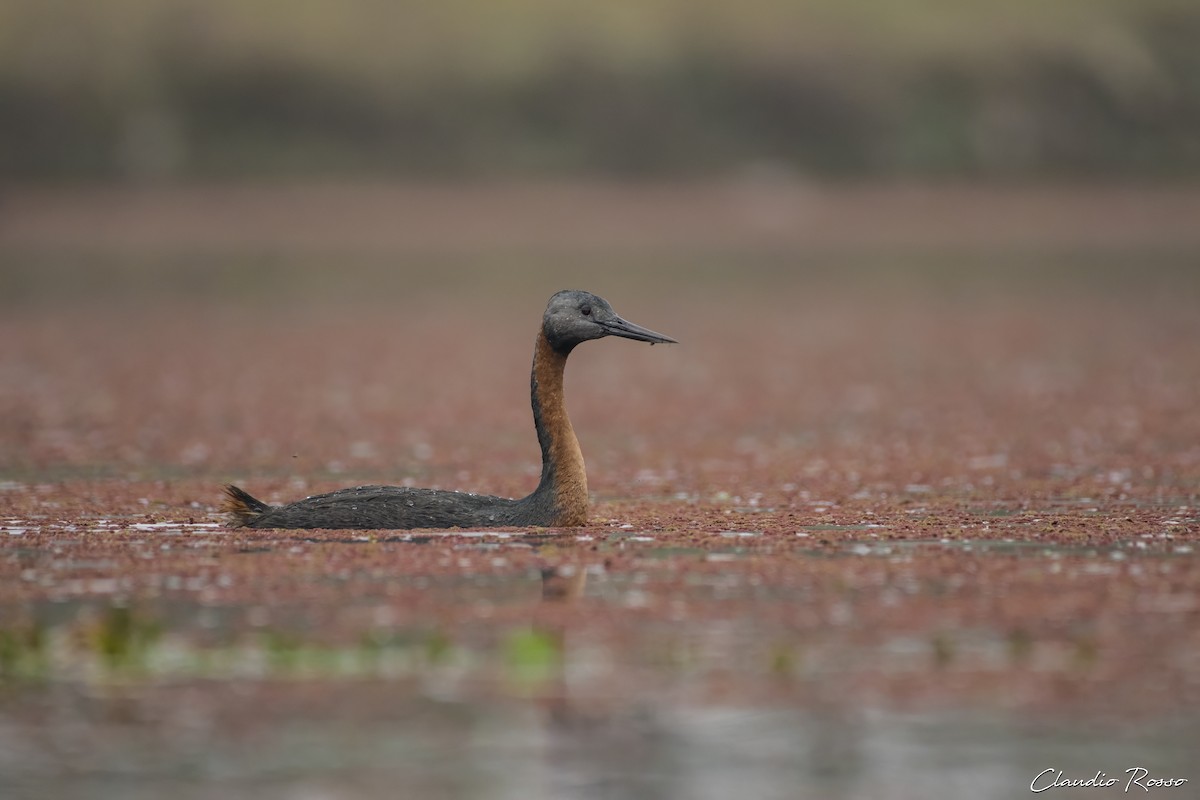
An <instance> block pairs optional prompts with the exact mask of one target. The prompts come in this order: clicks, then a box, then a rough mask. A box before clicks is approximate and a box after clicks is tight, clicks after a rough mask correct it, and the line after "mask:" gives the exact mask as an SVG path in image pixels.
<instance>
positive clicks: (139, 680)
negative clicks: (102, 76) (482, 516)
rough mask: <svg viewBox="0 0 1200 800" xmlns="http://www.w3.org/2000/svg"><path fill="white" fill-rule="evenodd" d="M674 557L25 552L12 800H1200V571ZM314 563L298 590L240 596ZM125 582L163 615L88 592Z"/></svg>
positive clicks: (4, 690)
mask: <svg viewBox="0 0 1200 800" xmlns="http://www.w3.org/2000/svg"><path fill="white" fill-rule="evenodd" d="M80 541H81V542H83V541H84V540H82V539H81V540H80ZM193 544H196V542H193ZM1168 544H1170V543H1169V542H1168ZM122 546H128V547H130V548H132V547H135V546H140V545H137V543H136V542H132V543H131V544H130V545H122ZM654 546H655V545H654V544H653V543H647V544H645V545H644V547H645V548H646V549H644V550H642V551H638V552H637V554H636V557H629V556H622V557H623V558H625V560H624V561H611V563H610V560H609V559H608V558H607V557H605V556H603V553H602V552H601V554H600V555H596V554H595V553H593V552H592V551H590V550H589V551H584V552H583V554H580V553H579V552H576V551H564V550H559V551H554V550H552V549H550V548H547V549H546V550H544V551H543V552H541V553H533V552H531V551H530V550H529V549H528V547H529V546H528V545H524V547H525V549H523V550H522V549H519V548H518V547H517V546H516V545H500V544H498V543H496V542H484V543H468V544H465V545H464V544H462V543H450V544H448V545H445V546H443V547H442V549H435V546H429V547H416V546H414V545H412V544H410V543H402V542H398V543H388V542H384V543H369V542H368V543H363V544H361V546H359V545H355V546H350V545H348V544H347V543H345V542H330V543H321V542H305V543H304V544H303V545H288V546H286V547H270V548H260V549H246V548H242V547H241V546H240V545H236V544H231V545H229V546H228V547H226V549H224V550H220V549H217V545H215V544H214V545H209V544H206V545H205V548H196V550H197V552H198V555H196V556H194V557H193V556H190V555H189V556H188V558H189V559H190V558H195V559H196V561H194V562H192V561H187V562H184V561H180V562H178V563H177V564H175V565H174V566H172V567H171V569H172V570H175V571H176V572H178V573H179V574H178V575H175V574H174V573H168V574H165V575H164V574H163V567H162V566H161V563H159V564H157V565H156V563H155V562H147V563H148V566H146V567H145V568H144V569H145V570H147V572H146V573H145V574H144V575H143V574H142V573H140V572H138V571H137V570H138V569H139V564H141V563H142V562H139V561H136V560H129V559H125V560H122V559H121V558H119V557H118V556H120V555H121V553H120V552H117V553H109V554H108V556H107V557H106V558H104V559H101V558H97V557H94V556H90V555H88V553H86V552H83V551H82V550H81V548H84V547H85V544H82V543H81V544H80V545H78V546H77V547H76V549H75V550H72V549H71V548H70V547H65V546H64V547H63V548H62V551H61V552H58V553H55V552H51V551H46V550H39V549H33V548H28V549H25V550H22V551H19V552H17V555H16V557H17V559H18V567H19V569H20V570H21V571H20V573H19V574H20V575H22V576H24V579H23V580H24V581H25V582H23V583H22V584H20V585H21V586H32V587H33V589H32V590H31V596H28V597H19V598H18V599H19V602H14V603H11V604H10V605H8V606H5V607H4V608H3V611H4V612H5V613H3V614H0V797H3V798H5V800H9V798H16V799H19V800H23V798H31V799H32V798H38V800H41V799H42V798H50V797H53V798H66V799H67V800H73V798H92V797H120V798H133V800H139V799H140V798H147V800H149V799H150V798H154V800H158V799H159V798H162V797H171V798H172V799H173V800H189V799H190V798H234V799H235V800H236V799H237V798H254V799H255V800H262V799H263V798H266V800H272V799H273V798H288V799H289V800H291V799H292V798H300V799H301V800H323V799H324V798H342V797H356V798H375V797H378V798H395V797H432V798H442V797H445V798H463V800H471V799H473V798H514V799H515V798H520V799H521V800H536V799H537V798H547V799H549V798H568V800H570V799H571V798H578V799H579V800H592V799H593V798H596V799H599V798H651V799H653V798H672V799H673V798H679V799H680V800H685V799H686V800H706V799H707V798H714V800H715V799H716V798H722V800H723V799H724V798H730V797H735V798H737V797H747V798H750V797H754V798H775V797H778V798H797V797H798V798H805V797H812V798H833V799H834V800H858V799H859V798H862V799H863V800H868V799H870V800H874V799H875V798H933V799H934V800H937V799H938V798H958V797H963V796H972V797H983V798H989V797H996V798H1010V797H1014V796H1023V795H1024V794H1025V793H1026V792H1028V786H1029V783H1030V781H1031V780H1032V779H1033V778H1034V776H1035V775H1037V774H1038V773H1040V772H1042V771H1043V770H1045V769H1047V768H1054V769H1062V770H1063V771H1064V774H1066V775H1068V776H1079V777H1084V778H1086V777H1090V776H1092V775H1094V774H1095V773H1096V772H1097V771H1104V772H1105V773H1107V774H1108V775H1114V776H1119V775H1123V773H1124V770H1126V769H1128V768H1131V767H1137V766H1141V767H1144V768H1146V769H1148V770H1150V772H1151V774H1153V775H1161V776H1163V777H1188V778H1190V779H1192V780H1193V782H1194V783H1193V785H1195V782H1197V781H1200V775H1198V774H1195V773H1194V769H1195V767H1194V763H1195V762H1194V743H1195V742H1196V741H1198V740H1200V714H1197V713H1196V712H1195V711H1194V709H1196V707H1197V703H1196V699H1197V698H1196V694H1195V692H1196V688H1197V684H1196V682H1195V675H1196V674H1197V673H1196V670H1197V667H1198V666H1200V665H1197V663H1196V661H1195V653H1196V652H1198V651H1196V650H1195V647H1196V646H1197V639H1196V637H1197V635H1198V634H1197V627H1196V626H1195V624H1194V615H1195V608H1196V607H1195V603H1194V597H1195V594H1196V576H1197V569H1198V567H1197V559H1196V558H1195V556H1194V554H1192V553H1190V552H1187V553H1183V552H1180V551H1178V550H1177V549H1174V548H1175V546H1174V545H1171V549H1167V548H1165V547H1163V548H1159V549H1157V550H1151V549H1150V548H1145V549H1142V548H1134V547H1115V548H1066V549H1058V550H1055V549H1054V548H1047V547H1045V546H1041V545H1038V546H1036V547H1033V546H1019V545H1015V544H1011V543H998V544H986V545H985V544H971V543H966V544H964V543H961V542H955V543H953V544H945V545H943V544H942V543H937V542H934V543H926V544H919V545H918V544H898V543H883V542H878V543H857V544H852V545H849V546H847V547H846V548H844V549H839V550H833V551H827V552H823V553H808V552H805V551H797V552H794V553H790V554H784V555H779V556H777V557H773V558H761V557H758V556H756V555H755V553H754V552H752V551H742V550H731V551H729V552H728V553H727V554H728V555H729V556H730V557H729V558H719V559H713V558H710V557H709V556H711V555H712V553H710V552H701V553H700V554H696V553H693V552H690V551H680V552H672V553H669V554H666V555H664V554H662V553H660V552H656V551H654V550H653V549H652V548H653V547H654ZM421 554H427V556H428V558H429V559H430V560H429V561H428V562H420V561H419V560H418V556H419V555H421ZM723 554H725V553H723ZM218 556H219V557H218ZM309 556H311V557H312V558H311V563H313V564H315V565H317V566H315V567H314V568H312V569H311V570H310V571H304V570H301V571H294V572H292V573H290V575H291V576H292V581H291V583H289V584H286V585H284V584H280V583H278V582H275V583H272V582H268V581H265V580H264V579H261V578H257V577H255V579H256V580H260V581H262V583H254V582H253V580H250V578H248V576H258V575H260V574H262V575H271V574H284V573H286V570H284V569H282V568H280V567H279V564H285V565H290V564H294V563H297V561H296V560H297V559H304V560H302V561H299V563H301V564H307V563H310V560H309V558H308V557H309ZM356 558H361V562H356V561H354V559H356ZM335 559H338V561H336V562H335V561H334V560H335ZM519 559H525V560H523V561H520V560H519ZM272 560H274V561H277V562H279V564H272ZM191 563H197V564H199V565H200V567H199V570H200V571H198V572H195V573H193V572H189V571H188V566H187V565H188V564H191ZM330 563H335V564H336V566H334V567H331V566H329V564H330ZM380 564H386V565H387V568H384V567H381V566H380ZM60 565H61V566H60ZM482 565H486V566H488V567H491V568H493V571H490V572H489V571H486V570H484V569H481V566H482ZM448 567H455V569H449V568H448ZM225 575H228V576H229V580H228V581H227V582H226V583H225V584H223V583H222V576H225ZM118 581H128V582H129V585H131V586H133V587H135V588H136V587H137V586H139V585H143V584H139V583H138V581H143V582H144V585H147V586H150V587H152V588H153V591H142V592H140V593H134V596H133V599H131V600H128V601H127V600H125V599H122V598H115V597H114V596H113V595H112V593H110V592H107V591H100V590H97V589H96V587H97V586H99V587H100V589H101V590H103V589H106V588H107V587H109V586H110V585H112V584H114V583H115V582H118ZM13 585H14V586H15V585H16V584H13ZM172 586H173V587H175V588H174V589H171V588H170V587H172ZM1001 588H1002V589H1003V591H1001ZM218 589H228V591H229V592H239V591H240V592H243V593H242V594H231V595H229V596H226V595H223V594H221V593H220V592H219V591H217V590H218ZM1135 589H1136V591H1135ZM285 590H290V591H293V594H290V595H287V596H286V598H287V601H286V602H285V601H284V599H283V595H282V594H277V593H282V592H284V591H285ZM331 600H337V601H338V602H331ZM1190 771H1191V772H1190ZM1119 789H1120V787H1116V788H1115V789H1114V790H1112V791H1111V792H1107V793H1106V791H1102V790H1091V791H1090V792H1089V793H1088V797H1104V796H1116V794H1117V793H1119V791H1118V790H1119ZM1064 791H1065V790H1064ZM1172 796H1175V795H1172ZM1178 796H1185V795H1184V794H1179V795H1178Z"/></svg>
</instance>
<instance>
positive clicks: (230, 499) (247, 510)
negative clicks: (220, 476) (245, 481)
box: [221, 483, 271, 526]
mask: <svg viewBox="0 0 1200 800" xmlns="http://www.w3.org/2000/svg"><path fill="white" fill-rule="evenodd" d="M270 508H271V507H270V506H269V505H267V504H266V503H264V502H263V501H262V500H259V499H258V498H256V497H253V496H251V495H250V494H249V493H247V492H244V491H242V490H241V489H239V488H238V487H236V486H234V485H233V484H232V483H231V484H229V485H227V486H226V487H225V502H224V503H223V504H222V505H221V510H222V511H224V512H225V513H227V514H230V515H232V516H233V519H234V522H235V523H236V524H237V525H238V526H245V525H249V524H250V523H251V522H253V521H254V519H255V518H256V517H258V515H259V514H262V513H263V512H264V511H267V510H268V509H270Z"/></svg>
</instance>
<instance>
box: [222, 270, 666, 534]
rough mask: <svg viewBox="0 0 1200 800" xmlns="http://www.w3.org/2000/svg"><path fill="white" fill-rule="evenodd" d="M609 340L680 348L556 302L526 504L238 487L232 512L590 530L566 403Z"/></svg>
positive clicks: (381, 524)
mask: <svg viewBox="0 0 1200 800" xmlns="http://www.w3.org/2000/svg"><path fill="white" fill-rule="evenodd" d="M605 336H621V337H623V338H627V339H634V340H637V341H644V342H649V343H651V344H655V343H665V342H674V341H675V340H674V339H672V338H670V337H668V336H663V335H662V334H660V333H655V332H654V331H651V330H648V329H646V328H643V327H641V326H639V325H634V324H633V323H631V322H628V321H626V320H624V319H621V317H619V316H617V314H616V313H615V312H614V311H613V310H612V307H611V306H610V305H609V304H608V302H607V301H605V300H604V299H603V298H601V297H598V296H596V295H594V294H591V293H589V292H581V291H575V290H568V291H562V292H559V293H557V294H555V295H554V296H553V297H551V298H550V302H549V303H548V304H547V306H546V313H545V314H544V315H543V317H542V327H541V329H540V330H539V331H538V335H537V341H536V343H535V345H534V350H533V369H532V371H531V375H530V398H531V404H532V406H533V422H534V427H535V428H536V429H537V436H538V444H539V445H540V447H541V451H542V474H541V479H540V480H539V482H538V486H537V488H536V489H534V491H533V493H532V494H530V495H528V496H527V497H522V498H519V499H510V498H507V497H495V496H492V495H479V494H470V493H467V492H453V491H445V490H440V489H412V488H407V487H401V486H358V487H355V488H352V489H339V490H338V491H335V492H329V493H327V494H320V495H315V496H313V497H307V498H305V499H303V500H298V501H296V502H294V503H289V504H287V505H283V506H271V505H268V504H266V503H263V502H262V501H260V500H257V499H256V498H254V497H252V496H251V495H249V494H248V493H246V492H244V491H243V490H241V489H239V488H238V487H236V486H226V487H225V506H224V508H225V510H226V511H227V512H229V513H230V514H231V515H232V516H233V518H234V520H235V522H236V523H237V524H238V525H241V526H244V527H250V528H360V529H365V528H384V529H408V528H493V527H503V526H514V527H522V526H531V525H536V526H543V527H574V526H579V525H584V524H586V523H587V513H588V489H587V472H586V470H585V468H584V462H583V452H582V451H581V450H580V448H579V440H578V438H576V436H575V430H574V428H572V427H571V420H570V418H569V417H568V416H567V409H566V404H565V402H564V398H563V375H564V371H565V368H566V364H567V357H568V356H569V355H570V354H571V351H572V350H573V349H574V348H575V346H576V345H578V344H580V343H581V342H585V341H588V340H591V339H600V338H603V337H605Z"/></svg>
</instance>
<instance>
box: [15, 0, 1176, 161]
mask: <svg viewBox="0 0 1200 800" xmlns="http://www.w3.org/2000/svg"><path fill="white" fill-rule="evenodd" d="M746 172H750V173H752V174H755V175H758V174H768V175H771V174H775V173H777V172H779V173H782V174H785V175H789V174H797V175H806V176H807V175H812V176H817V177H860V176H883V177H913V176H915V177H922V178H928V177H953V178H981V177H982V178H995V177H1016V178H1022V179H1024V178H1037V179H1041V178H1054V179H1058V178H1064V177H1066V178H1074V177H1083V176H1088V177H1090V176H1101V177H1124V178H1128V177H1135V178H1139V179H1142V178H1146V179H1150V178H1153V179H1158V178H1173V177H1195V175H1196V174H1197V173H1198V172H1200V4H1198V3H1196V2H1195V0H1005V2H993V1H991V0H986V1H985V0H955V2H946V0H908V2H904V3H899V2H894V0H854V2H847V1H846V0H808V1H807V2H789V0H742V1H741V2H737V3H733V2H716V1H715V0H609V2H605V3H563V2H553V0H504V2H497V0H442V2H437V3H407V2H390V0H342V1H341V2H338V3H331V2H324V1H323V0H257V1H256V2H245V0H104V2H92V3H80V2H77V0H5V2H4V3H3V4H0V177H5V178H8V179H19V180H22V181H44V180H55V181H58V180H79V179H85V180H98V179H133V180H181V179H184V180H186V179H210V178H221V177H228V176H257V177H277V176H278V177H311V176H326V177H327V176H339V177H354V176H363V175H372V176H379V175H384V176H388V175H391V176H400V177H410V178H411V177H428V178H454V177H480V176H484V177H490V176H500V177H504V176H512V175H522V176H530V175H532V176H563V175H568V176H570V175H596V174H607V175H618V176H622V177H663V176H666V177H690V176H713V175H718V176H719V175H730V174H741V173H746Z"/></svg>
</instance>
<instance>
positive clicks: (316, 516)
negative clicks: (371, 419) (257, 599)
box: [249, 486, 514, 530]
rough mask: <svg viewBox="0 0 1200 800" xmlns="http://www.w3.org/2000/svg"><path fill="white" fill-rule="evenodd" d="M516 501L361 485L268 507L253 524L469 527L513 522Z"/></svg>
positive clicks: (298, 526)
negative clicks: (511, 517)
mask: <svg viewBox="0 0 1200 800" xmlns="http://www.w3.org/2000/svg"><path fill="white" fill-rule="evenodd" d="M513 503H514V501H512V500H509V499H507V498H504V497H493V496H491V495H478V494H468V493H466V492H448V491H442V490H438V489H408V488H405V487H401V486H357V487H354V488H352V489H339V490H338V491H336V492H329V493H328V494H320V495H315V496H313V497H307V498H305V499H303V500H298V501H296V502H295V503H289V504H288V505H286V506H279V507H277V508H272V509H270V510H269V511H265V512H263V513H262V514H260V515H259V516H258V517H256V518H255V519H254V520H253V521H252V522H250V523H249V524H250V525H252V526H253V527H255V528H359V529H365V528H385V529H393V530H396V529H408V528H456V527H457V528H470V527H495V526H499V525H508V524H511V522H510V521H509V512H510V511H511V507H512V505H513Z"/></svg>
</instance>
